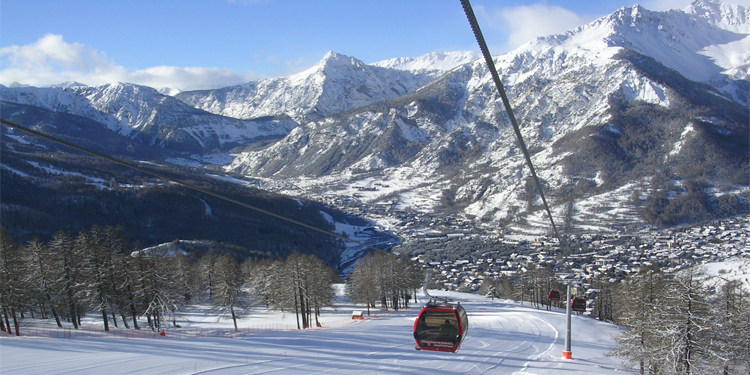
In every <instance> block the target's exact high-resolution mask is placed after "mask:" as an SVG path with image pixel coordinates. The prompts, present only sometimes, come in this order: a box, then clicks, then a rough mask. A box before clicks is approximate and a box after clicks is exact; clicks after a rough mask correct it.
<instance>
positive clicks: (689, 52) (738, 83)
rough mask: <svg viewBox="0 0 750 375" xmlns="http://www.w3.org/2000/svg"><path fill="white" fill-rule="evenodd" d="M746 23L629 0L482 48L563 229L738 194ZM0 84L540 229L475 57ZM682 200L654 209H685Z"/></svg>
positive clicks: (378, 190)
mask: <svg viewBox="0 0 750 375" xmlns="http://www.w3.org/2000/svg"><path fill="white" fill-rule="evenodd" d="M748 19H750V17H748V11H747V9H746V8H745V7H742V6H728V5H725V4H723V3H719V2H717V1H709V0H703V1H696V2H694V3H693V4H692V5H691V7H689V8H686V9H685V10H672V11H667V12H655V11H650V10H648V9H646V8H644V7H641V6H633V7H627V8H621V9H619V10H617V11H615V12H614V13H612V14H610V15H607V16H605V17H601V18H599V19H597V20H595V21H593V22H590V23H588V24H586V25H582V26H580V27H577V28H575V29H573V30H570V31H568V32H566V33H562V34H558V35H551V36H546V37H541V38H538V39H536V40H534V41H531V42H529V43H527V44H525V45H522V46H520V47H519V48H517V49H515V50H514V51H511V52H509V53H506V54H503V55H499V56H495V57H494V58H495V62H496V66H497V68H498V70H499V73H500V75H501V78H502V80H503V82H504V84H505V87H506V90H507V94H508V97H509V99H510V101H511V105H512V107H513V109H514V114H515V117H516V119H517V120H518V123H519V124H520V126H521V132H522V134H523V136H524V138H525V141H526V144H527V145H528V147H529V150H530V152H531V154H532V158H533V162H534V164H535V167H536V168H537V171H538V172H537V173H538V175H539V177H540V178H541V179H542V180H543V181H544V186H545V188H546V189H549V190H548V192H551V194H550V195H548V197H549V198H551V199H550V203H551V205H552V210H553V211H554V214H555V215H556V216H557V217H558V218H560V220H564V221H566V222H565V225H566V226H567V227H569V228H574V227H576V226H579V227H581V228H583V227H587V226H588V225H590V222H599V223H608V224H611V223H613V222H628V223H633V222H636V223H637V222H638V221H639V220H643V219H642V218H640V217H639V212H643V210H642V209H641V207H642V206H643V205H648V204H649V203H648V202H651V201H654V200H656V199H661V195H660V194H664V197H665V198H664V199H663V200H660V201H659V202H662V203H663V204H673V203H670V202H676V203H674V204H679V203H680V202H683V201H682V200H683V199H684V200H685V201H687V200H689V199H693V197H692V196H690V197H684V196H683V195H682V194H684V193H685V190H687V188H684V187H685V186H703V187H705V189H704V191H705V194H706V196H709V195H710V196H711V197H710V199H714V200H715V201H717V202H718V201H719V200H721V199H723V200H727V201H728V202H730V203H731V202H732V201H731V199H735V198H736V199H738V201H742V202H746V200H745V198H737V195H738V194H739V193H737V192H745V193H743V194H746V192H747V189H748V187H747V181H746V179H739V178H737V177H736V176H746V175H747V165H748V153H747V150H748V149H749V146H748V144H747V143H748V139H749V138H750V137H749V136H748V134H747V133H748V129H747V123H748V110H747V109H748V104H747V103H748V101H747V98H748V97H749V96H750V94H749V93H748V91H749V90H748V85H747V77H748V67H749V65H750V63H749V61H750V26H749V25H748ZM0 91H1V92H0V93H1V94H2V97H3V100H5V101H9V102H16V103H19V104H22V105H31V106H39V107H42V108H44V109H46V110H51V111H58V112H68V113H72V114H76V115H78V116H84V117H87V118H89V119H93V120H95V121H98V122H101V123H102V124H106V126H107V127H109V128H110V129H112V130H114V131H116V132H119V133H120V134H122V135H130V134H131V133H129V132H132V133H133V134H136V133H139V132H140V133H143V134H146V135H148V137H150V138H148V139H147V140H148V141H149V142H152V143H153V144H155V145H165V144H167V145H170V144H168V143H165V142H174V140H178V141H179V142H180V143H179V144H188V142H192V143H191V144H192V145H194V146H195V147H198V146H200V149H201V150H206V149H212V148H220V149H222V150H227V148H228V147H231V146H234V145H237V146H241V147H242V149H241V150H235V153H233V155H237V153H239V155H238V156H237V157H236V158H234V161H233V162H232V163H231V164H229V165H227V166H226V169H227V170H228V171H232V172H237V173H241V174H246V175H250V176H253V177H267V178H269V179H273V180H275V181H274V184H275V185H273V186H275V187H278V186H282V185H285V183H289V184H286V186H289V185H294V186H303V185H304V188H303V189H301V191H302V193H300V194H308V195H310V197H313V198H318V197H321V196H328V195H329V194H333V195H340V196H343V197H347V198H348V197H351V196H355V195H356V196H357V198H358V199H359V201H360V202H362V203H363V204H374V205H375V204H381V203H382V204H385V205H388V206H389V207H390V206H392V207H396V206H398V207H405V208H407V209H410V210H417V211H421V212H424V213H428V214H436V215H437V214H442V213H446V212H449V213H451V214H453V213H455V214H457V215H464V216H465V217H467V218H471V219H472V220H473V219H474V218H477V222H480V221H481V222H486V223H493V224H498V223H507V222H511V221H515V222H523V223H525V224H526V225H527V226H528V227H532V228H536V227H538V228H545V227H546V220H545V219H541V220H540V219H539V218H540V217H541V215H539V214H538V212H539V205H538V202H537V200H536V198H535V197H536V194H537V193H536V190H535V189H534V188H533V186H532V185H531V184H528V181H529V180H528V176H529V175H528V172H527V167H526V165H525V162H524V160H523V157H522V156H521V153H520V152H518V148H517V143H516V142H517V141H516V138H515V135H514V134H513V133H512V131H511V130H510V129H511V127H510V122H509V119H508V116H507V113H506V112H505V110H504V108H503V106H502V104H500V97H499V95H498V93H497V90H496V88H495V86H494V83H493V82H492V77H491V76H490V74H489V72H488V69H487V67H486V65H485V63H484V61H483V60H482V59H481V58H479V55H478V54H476V53H473V52H453V53H434V54H428V55H424V56H421V57H417V58H395V59H390V60H384V61H380V62H377V63H374V64H365V63H363V62H362V61H360V60H358V59H356V58H354V57H350V56H346V55H342V54H339V53H336V52H329V53H327V54H325V56H324V57H323V58H322V59H321V60H320V61H319V62H318V63H317V64H315V65H314V66H313V67H311V68H310V69H307V70H305V71H303V72H300V73H297V74H294V75H291V76H288V77H281V78H273V79H266V80H258V81H252V82H247V83H245V84H242V85H237V86H232V87H226V88H222V89H216V90H202V91H187V92H182V93H179V94H177V95H175V97H174V98H173V97H169V96H165V95H162V94H160V93H159V92H157V91H156V90H153V89H148V88H145V87H140V86H135V85H127V84H114V85H104V86H100V87H93V88H92V87H85V86H84V87H78V86H75V87H73V86H71V87H69V88H67V89H62V88H57V89H53V88H47V89H37V88H2V87H0ZM269 119H270V120H269ZM258 135H260V136H266V137H267V138H266V139H264V142H263V143H262V144H261V145H262V147H260V146H258V144H250V143H251V141H253V140H255V139H256V136H258ZM244 142H247V143H244ZM172 144H174V143H172ZM665 165H667V166H668V167H667V168H665ZM675 181H677V182H675ZM333 186H337V188H334V187H333ZM355 186H356V188H354V187H355ZM681 189H682V190H681ZM636 193H637V194H636ZM666 197H669V199H667V198H666ZM732 197H733V198H732ZM710 199H709V198H707V200H704V201H701V202H698V203H696V204H698V205H702V204H704V202H707V201H708V200H710ZM601 202H607V203H606V205H603V204H602V203H601ZM643 202H646V203H643ZM727 205H729V206H731V204H729V203H726V204H724V205H723V206H722V204H720V203H716V204H715V205H714V206H715V207H726V206H727ZM714 206H712V207H714ZM685 207H687V208H684V207H677V206H675V207H671V208H669V209H667V208H662V209H663V210H664V211H667V210H671V211H670V212H672V211H673V212H686V213H689V211H690V210H693V209H694V207H693V206H689V207H688V206H687V205H686V206H685ZM731 207H739V206H736V205H735V206H731ZM683 208H684V209H683ZM706 209H709V208H706ZM649 214H650V215H652V217H650V218H649V220H651V221H656V220H657V219H659V220H661V218H659V217H658V216H659V215H661V214H662V213H660V212H656V213H654V212H649ZM563 218H564V219H563ZM540 221H543V222H544V223H541V224H540V223H539V222H540Z"/></svg>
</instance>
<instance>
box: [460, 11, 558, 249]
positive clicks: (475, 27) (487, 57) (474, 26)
mask: <svg viewBox="0 0 750 375" xmlns="http://www.w3.org/2000/svg"><path fill="white" fill-rule="evenodd" d="M461 5H463V7H464V13H466V18H468V19H469V24H470V25H471V30H472V31H473V32H474V37H475V38H476V39H477V43H479V49H481V50H482V56H484V61H485V62H486V63H487V68H488V69H489V71H490V74H491V75H492V80H494V81H495V86H497V91H499V92H500V97H501V98H502V99H503V105H505V111H506V112H508V116H509V117H510V123H511V124H512V125H513V131H514V132H515V133H516V138H517V139H518V143H519V144H520V146H521V151H522V152H523V156H524V157H525V158H526V164H527V165H528V166H529V169H530V170H531V176H532V177H533V178H534V182H535V183H536V187H537V189H538V190H539V196H541V197H542V203H544V209H545V210H547V215H548V216H549V221H550V223H552V229H553V230H554V231H555V236H556V237H557V241H558V242H559V244H560V246H563V242H562V238H560V233H558V231H557V226H555V220H554V219H552V211H550V209H549V205H548V204H547V199H545V198H544V192H543V191H542V184H541V183H540V182H539V177H537V175H536V170H535V169H534V164H532V163H531V156H530V154H529V150H528V149H527V148H526V143H525V142H524V140H523V136H522V135H521V129H520V128H519V127H518V122H517V121H516V117H515V116H514V115H513V108H512V107H511V106H510V100H508V96H507V95H506V94H505V89H504V88H503V83H502V81H501V80H500V75H499V74H498V73H497V69H496V68H495V62H494V61H493V60H492V55H491V54H490V50H489V48H487V42H485V40H484V36H482V30H481V29H480V28H479V22H477V17H476V16H475V15H474V10H473V9H472V8H471V3H470V2H469V0H461Z"/></svg>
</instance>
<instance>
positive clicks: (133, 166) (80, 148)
mask: <svg viewBox="0 0 750 375" xmlns="http://www.w3.org/2000/svg"><path fill="white" fill-rule="evenodd" d="M0 123H2V124H5V125H7V126H9V127H12V128H15V129H18V130H21V131H24V132H27V133H30V134H33V135H36V136H38V137H41V138H44V139H47V140H49V141H52V142H55V143H59V144H61V145H65V146H68V147H70V148H73V149H76V150H78V151H82V152H85V153H87V154H91V155H94V156H98V157H100V158H103V159H106V160H109V161H111V162H113V163H117V164H120V165H123V166H125V167H128V168H131V169H135V170H137V171H140V172H143V173H146V174H149V175H152V176H155V177H158V178H161V179H164V180H167V181H170V182H174V183H176V184H179V185H182V186H184V187H186V188H188V189H192V190H195V191H198V192H201V193H203V194H207V195H210V196H212V197H216V198H219V199H222V200H225V201H227V202H230V203H234V204H238V205H240V206H243V207H245V208H249V209H251V210H254V211H258V212H261V213H264V214H266V215H269V216H273V217H275V218H277V219H281V220H284V221H287V222H290V223H293V224H297V225H299V226H302V227H305V228H307V229H311V230H314V231H316V232H320V233H324V234H327V235H329V236H333V237H336V238H339V239H342V240H345V241H349V242H352V243H355V244H357V245H361V246H364V247H366V248H368V249H370V250H375V251H385V250H383V249H379V248H377V247H374V246H371V245H367V244H365V243H362V242H359V241H357V240H353V239H351V238H348V237H345V236H342V235H340V234H336V233H333V232H330V231H327V230H325V229H321V228H318V227H315V226H312V225H310V224H305V223H303V222H301V221H298V220H295V219H291V218H288V217H285V216H283V215H279V214H277V213H273V212H271V211H268V210H265V209H262V208H260V207H256V206H253V205H251V204H247V203H245V202H242V201H239V200H237V199H234V198H230V197H227V196H225V195H222V194H218V193H214V192H212V191H210V190H207V189H204V188H201V187H198V186H195V185H192V184H189V183H187V182H184V181H180V180H177V179H175V178H173V177H169V176H167V175H164V174H161V173H159V172H154V171H151V170H148V169H146V168H142V167H139V166H137V165H135V164H133V163H129V162H126V161H123V160H120V159H117V158H114V157H111V156H109V155H105V154H102V153H100V152H96V151H94V150H91V149H88V148H85V147H82V146H79V145H76V144H73V143H70V142H67V141H64V140H62V139H60V138H57V137H53V136H51V135H48V134H44V133H42V132H39V131H36V130H33V129H30V128H27V127H25V126H21V125H18V124H16V123H13V122H10V121H6V120H2V119H0Z"/></svg>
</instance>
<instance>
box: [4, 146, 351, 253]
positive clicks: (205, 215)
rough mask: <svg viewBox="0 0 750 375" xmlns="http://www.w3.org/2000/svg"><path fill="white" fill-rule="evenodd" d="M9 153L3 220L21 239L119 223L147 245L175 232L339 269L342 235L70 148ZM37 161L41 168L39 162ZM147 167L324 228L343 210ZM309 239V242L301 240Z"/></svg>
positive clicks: (167, 238) (172, 169)
mask: <svg viewBox="0 0 750 375" xmlns="http://www.w3.org/2000/svg"><path fill="white" fill-rule="evenodd" d="M16 156H17V155H14V154H12V153H11V154H6V153H5V150H3V165H6V164H7V166H8V167H9V168H12V170H14V171H18V172H19V173H15V172H12V171H10V170H8V169H5V168H3V169H2V170H0V190H2V192H3V204H2V205H1V206H0V210H1V211H2V212H1V214H0V218H1V220H0V221H1V223H0V224H1V225H3V226H4V227H5V228H6V229H7V230H8V232H9V233H10V234H12V236H13V237H14V238H15V239H17V240H18V241H20V242H23V243H25V242H27V241H29V240H31V239H33V238H34V237H39V238H40V239H42V240H44V241H48V240H49V239H51V238H52V236H53V235H54V234H55V233H56V232H57V231H58V230H62V231H65V232H67V233H78V232H80V231H82V230H87V229H89V228H91V227H92V226H94V225H99V226H107V225H109V226H116V225H121V226H122V227H123V228H124V229H125V231H126V232H127V234H128V236H129V237H130V238H132V239H133V240H134V241H135V240H137V241H140V242H141V243H142V244H143V245H144V246H154V245H158V244H162V243H165V242H169V241H171V240H173V239H175V238H180V239H188V240H213V241H217V242H222V243H227V244H232V245H235V246H239V247H243V248H245V249H247V250H246V252H247V255H246V256H248V257H253V256H277V257H285V256H287V255H289V254H292V253H294V252H299V253H305V254H314V255H316V256H317V257H318V258H320V259H322V260H323V261H324V262H326V264H328V265H330V266H332V267H335V266H336V265H337V264H338V262H339V261H340V257H339V255H340V253H341V251H342V250H343V248H344V246H343V244H342V242H341V241H340V240H337V239H335V238H334V237H331V236H328V235H326V234H324V233H320V232H317V231H314V230H309V229H307V228H304V227H302V226H299V225H296V224H292V223H289V222H287V221H285V220H281V219H279V218H276V217H273V216H269V215H267V214H264V213H261V212H257V211H255V210H251V209H249V208H246V207H242V206H240V205H237V204H235V203H231V202H228V201H224V200H221V199H218V198H215V197H212V196H208V195H206V194H203V193H199V192H196V191H193V190H191V189H188V188H186V187H183V186H179V185H176V184H168V183H165V182H164V181H163V180H160V179H158V178H155V177H151V176H148V175H145V174H143V173H141V172H138V171H131V170H127V169H126V168H124V167H120V166H117V165H113V163H110V162H106V161H105V162H102V161H101V160H100V159H97V158H93V157H87V156H80V155H73V154H42V153H37V154H33V155H23V158H16ZM35 165H38V166H39V167H35ZM148 168H149V169H151V170H153V171H155V172H158V173H160V174H163V175H167V176H171V177H173V178H176V179H178V180H180V181H184V182H186V183H189V184H191V185H192V186H197V187H200V188H202V189H205V190H207V191H211V192H213V193H216V194H220V195H223V196H226V197H229V198H231V199H235V200H237V201H240V202H243V203H246V204H248V205H252V206H253V207H257V208H259V209H262V210H265V211H268V212H273V213H274V214H276V215H279V216H282V217H286V218H289V219H292V220H295V221H299V222H302V223H305V224H308V225H310V226H312V227H316V228H320V229H322V230H332V229H333V226H332V225H331V224H330V223H329V222H328V221H327V220H326V218H325V217H323V215H321V211H323V212H326V213H327V214H329V215H331V216H333V217H334V218H335V219H340V218H341V217H342V216H344V214H343V213H341V212H338V211H336V210H334V209H332V208H330V207H326V206H324V205H323V204H320V203H316V202H312V201H304V202H302V204H301V203H300V201H299V200H295V199H291V198H289V197H285V196H281V195H276V194H272V193H268V192H263V191H260V190H257V189H253V188H249V187H247V186H241V185H238V184H235V183H231V182H227V181H223V180H221V179H218V178H209V177H206V176H205V175H203V173H205V172H203V171H194V170H190V169H189V168H183V167H179V166H171V167H163V166H157V165H149V166H148ZM301 243H304V246H300V244H301Z"/></svg>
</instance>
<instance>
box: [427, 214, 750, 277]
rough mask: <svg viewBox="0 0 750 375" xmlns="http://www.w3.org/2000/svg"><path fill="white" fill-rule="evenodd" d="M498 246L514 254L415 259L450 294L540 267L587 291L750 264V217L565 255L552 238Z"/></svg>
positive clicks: (579, 245) (579, 241)
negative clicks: (654, 275)
mask: <svg viewBox="0 0 750 375" xmlns="http://www.w3.org/2000/svg"><path fill="white" fill-rule="evenodd" d="M470 237H471V236H467V235H464V234H453V235H451V234H448V235H442V236H440V237H433V238H431V239H429V240H428V239H422V240H428V241H432V242H434V243H435V244H436V245H437V244H440V243H441V242H443V241H446V240H447V241H466V240H468V239H469V238H470ZM496 240H497V241H500V242H502V244H503V245H504V247H505V248H506V249H508V250H506V251H503V253H507V252H510V253H509V254H503V255H500V253H499V252H483V253H479V254H474V255H470V256H469V257H468V258H466V259H455V260H450V259H443V260H432V259H430V258H429V257H427V256H426V255H424V254H423V255H417V256H415V257H414V259H415V260H417V261H419V262H420V264H421V265H422V267H423V268H425V269H430V270H432V271H433V273H435V274H439V275H440V276H438V277H439V278H440V281H438V285H442V287H443V288H445V289H447V290H456V291H463V292H478V291H479V289H480V286H481V284H482V281H483V280H484V279H486V278H492V279H499V278H501V277H503V276H513V275H515V274H518V273H523V272H526V271H528V270H529V269H534V268H539V267H546V268H549V269H550V270H552V271H553V272H554V274H555V275H556V277H557V278H558V279H559V281H560V283H561V284H572V285H579V286H583V287H584V288H587V287H589V286H590V285H591V283H592V282H593V281H594V280H596V279H601V278H605V280H606V281H610V282H617V281H621V280H624V279H626V278H627V276H628V275H629V274H632V273H637V272H639V271H640V270H641V269H642V268H644V267H655V268H658V269H660V270H662V271H663V272H666V273H672V272H676V271H678V270H681V269H684V268H686V267H689V266H692V265H700V264H704V263H709V262H722V261H727V260H732V259H745V260H746V262H747V263H750V216H740V217H735V218H731V219H725V220H721V221H716V222H712V223H710V224H702V225H695V226H686V227H679V228H671V229H666V230H661V231H649V230H643V231H640V232H634V233H613V234H597V235H578V236H571V237H569V238H568V239H567V240H568V241H569V243H568V244H567V251H563V249H562V248H561V246H559V244H558V241H557V240H556V239H552V238H548V237H540V238H535V239H531V240H518V239H511V237H510V236H508V237H505V238H500V239H496ZM438 246H439V245H438ZM746 282H747V283H750V281H746Z"/></svg>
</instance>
